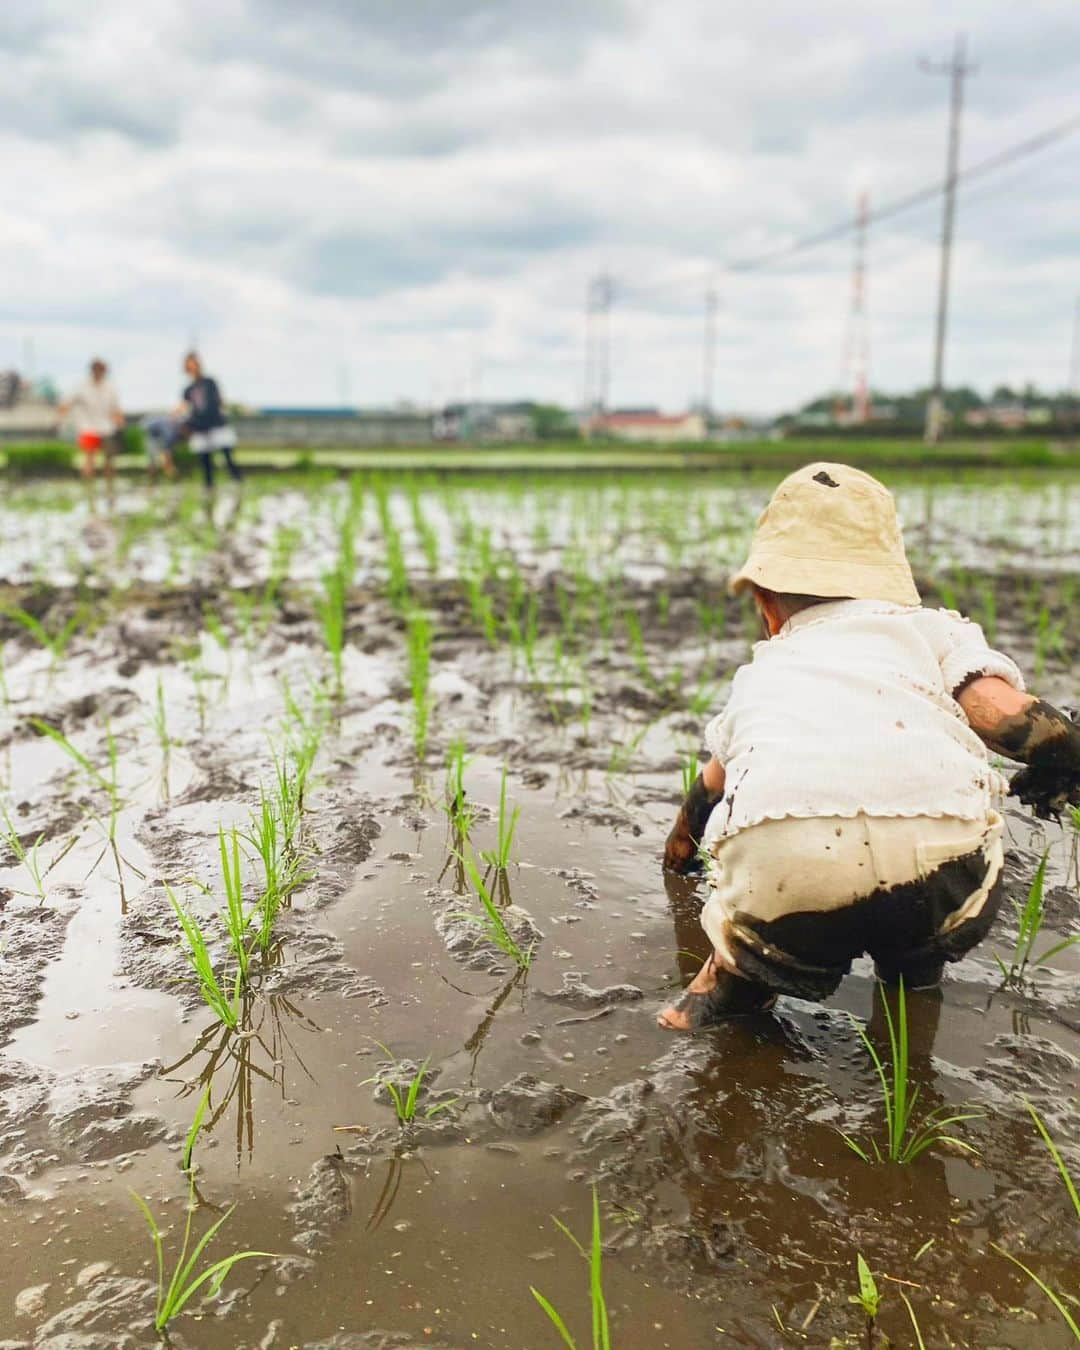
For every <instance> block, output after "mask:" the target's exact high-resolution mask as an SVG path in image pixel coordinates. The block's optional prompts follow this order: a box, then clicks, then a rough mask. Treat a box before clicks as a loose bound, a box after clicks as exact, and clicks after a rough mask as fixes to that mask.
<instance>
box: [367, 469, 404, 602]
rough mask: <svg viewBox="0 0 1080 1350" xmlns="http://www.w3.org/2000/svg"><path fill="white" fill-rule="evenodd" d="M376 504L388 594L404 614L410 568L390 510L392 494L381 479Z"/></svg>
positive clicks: (388, 597)
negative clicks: (406, 563) (407, 565)
mask: <svg viewBox="0 0 1080 1350" xmlns="http://www.w3.org/2000/svg"><path fill="white" fill-rule="evenodd" d="M375 506H376V510H377V512H378V516H379V528H380V529H381V530H382V536H383V545H384V553H383V556H384V559H385V561H386V596H387V599H388V600H389V601H390V604H391V606H392V607H393V608H394V609H395V610H397V612H398V613H399V614H404V613H405V611H406V610H407V609H408V606H409V570H408V568H407V567H406V565H405V550H404V547H403V545H402V542H401V531H400V530H399V529H398V527H397V525H396V524H395V523H394V517H393V515H392V514H391V511H390V496H389V493H388V491H387V488H386V484H385V483H384V482H382V481H381V480H380V481H379V482H378V484H377V486H376V489H375Z"/></svg>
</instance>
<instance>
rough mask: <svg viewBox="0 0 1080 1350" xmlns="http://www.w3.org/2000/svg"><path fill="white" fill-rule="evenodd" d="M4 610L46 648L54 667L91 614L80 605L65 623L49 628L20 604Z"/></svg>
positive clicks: (8, 606) (6, 606) (9, 606)
mask: <svg viewBox="0 0 1080 1350" xmlns="http://www.w3.org/2000/svg"><path fill="white" fill-rule="evenodd" d="M2 612H3V613H4V614H6V615H7V617H8V618H9V619H13V620H14V621H15V622H16V623H17V624H18V625H19V626H20V627H21V628H23V629H25V630H26V632H28V633H29V634H30V636H31V637H32V638H33V639H34V640H35V641H36V642H38V643H40V644H41V646H42V647H44V648H45V650H46V651H47V652H48V653H49V657H50V661H51V664H52V666H53V667H54V668H55V667H56V666H57V665H59V663H60V662H61V661H62V660H63V658H64V653H65V652H66V651H67V649H68V647H69V646H70V645H71V640H72V638H73V637H74V636H75V634H76V633H77V632H78V631H79V629H80V628H82V627H83V626H84V625H85V623H86V620H87V617H88V614H89V610H88V609H87V607H86V606H85V605H78V606H77V607H76V609H75V611H74V612H73V613H72V614H71V615H70V617H69V618H67V619H66V620H65V621H64V622H63V623H61V624H58V625H54V626H53V627H51V628H47V627H46V626H45V624H43V623H42V622H41V620H40V619H39V618H37V616H36V615H34V614H31V613H30V611H29V610H26V609H23V608H22V607H21V606H19V605H5V606H4V607H3V611H2Z"/></svg>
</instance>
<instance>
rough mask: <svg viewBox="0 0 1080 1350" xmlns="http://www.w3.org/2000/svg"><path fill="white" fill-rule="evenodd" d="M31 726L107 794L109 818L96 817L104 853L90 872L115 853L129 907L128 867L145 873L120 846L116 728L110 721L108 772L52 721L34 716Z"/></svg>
mask: <svg viewBox="0 0 1080 1350" xmlns="http://www.w3.org/2000/svg"><path fill="white" fill-rule="evenodd" d="M30 724H31V726H33V727H35V728H36V729H37V730H38V731H39V732H41V734H42V735H43V736H47V737H48V738H49V740H51V741H52V742H53V743H54V744H55V745H57V746H59V748H60V749H61V750H62V751H63V752H64V754H65V755H67V756H68V758H69V759H71V760H72V761H73V762H74V763H75V764H76V765H78V767H79V768H80V769H82V771H83V773H84V774H85V775H86V779H87V783H88V785H89V786H90V787H91V788H97V789H99V790H101V791H102V792H103V793H104V794H105V796H106V798H107V802H108V814H107V818H104V817H102V816H98V815H95V816H94V817H93V819H94V820H95V821H96V822H97V823H98V824H99V825H100V827H101V829H102V831H103V833H104V835H105V843H104V845H103V847H102V850H101V853H100V854H99V855H98V857H97V859H96V860H95V862H94V864H93V866H92V867H91V868H90V872H91V873H92V872H93V871H94V870H95V868H96V867H97V866H98V863H100V862H101V859H102V858H103V857H104V856H105V853H106V852H111V853H112V856H113V862H114V864H115V867H116V879H117V884H118V885H119V887H120V900H121V904H122V905H125V906H126V904H127V895H126V891H125V887H124V867H125V866H127V867H129V868H130V869H131V871H133V872H134V873H135V874H136V876H139V877H141V876H142V875H143V874H142V872H140V871H139V869H138V868H137V867H134V866H132V864H131V863H130V862H127V860H126V859H125V858H123V857H122V856H121V854H120V849H119V845H118V843H117V837H116V832H117V825H118V823H119V820H120V813H121V811H122V810H123V809H124V801H123V798H122V797H121V796H120V756H119V753H118V751H117V747H116V738H115V737H114V736H113V733H112V727H111V726H110V725H109V723H108V722H106V723H105V750H106V760H107V765H108V771H107V772H104V771H102V770H101V769H98V768H97V767H96V766H95V765H94V764H93V763H91V761H90V760H89V759H88V758H87V756H86V755H84V754H83V752H82V751H81V750H79V749H78V747H77V746H75V745H73V744H72V743H71V741H69V740H68V738H67V737H66V736H65V735H64V733H63V732H62V731H61V730H60V729H59V728H58V727H54V726H50V725H49V723H48V722H43V721H42V720H41V718H39V717H32V718H31V719H30Z"/></svg>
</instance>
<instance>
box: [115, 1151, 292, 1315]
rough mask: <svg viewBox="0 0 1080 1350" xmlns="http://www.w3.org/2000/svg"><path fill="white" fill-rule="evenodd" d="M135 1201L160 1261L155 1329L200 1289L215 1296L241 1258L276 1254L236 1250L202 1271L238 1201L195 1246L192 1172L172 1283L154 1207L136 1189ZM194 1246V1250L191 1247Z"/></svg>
mask: <svg viewBox="0 0 1080 1350" xmlns="http://www.w3.org/2000/svg"><path fill="white" fill-rule="evenodd" d="M131 1194H132V1196H133V1197H134V1200H135V1203H136V1204H137V1205H138V1206H139V1209H140V1210H141V1211H142V1215H143V1218H144V1219H145V1220H146V1224H147V1227H148V1228H149V1229H150V1237H151V1240H152V1242H153V1244H154V1253H155V1257H156V1263H157V1307H156V1310H155V1313H154V1330H155V1331H164V1330H165V1329H166V1328H167V1327H168V1325H169V1323H170V1322H171V1321H172V1320H173V1318H174V1317H176V1316H177V1315H178V1314H179V1313H181V1312H183V1310H184V1308H185V1307H186V1306H187V1305H188V1303H190V1302H191V1300H192V1299H193V1298H194V1297H195V1295H196V1294H198V1293H199V1292H200V1291H205V1293H206V1294H208V1295H210V1296H211V1297H213V1296H214V1295H215V1294H217V1293H218V1292H219V1291H220V1290H221V1286H222V1285H223V1284H224V1283H225V1280H226V1279H227V1278H228V1275H229V1272H230V1271H231V1270H232V1268H233V1266H235V1265H237V1264H238V1263H239V1262H241V1261H250V1260H251V1259H252V1258H253V1257H272V1256H273V1255H274V1253H273V1252H254V1251H244V1252H233V1253H232V1254H231V1255H229V1256H225V1257H222V1259H221V1260H220V1261H215V1262H213V1263H212V1264H211V1265H208V1266H206V1267H205V1268H204V1269H203V1270H202V1271H201V1272H199V1273H196V1272H197V1271H198V1265H199V1261H200V1260H201V1258H202V1254H203V1252H205V1251H206V1249H207V1247H208V1246H209V1245H210V1243H211V1242H212V1241H213V1239H214V1238H215V1237H216V1236H217V1234H218V1231H219V1230H220V1229H221V1228H222V1226H223V1225H224V1224H225V1222H226V1221H227V1220H228V1218H229V1217H230V1215H231V1214H232V1212H233V1210H234V1209H235V1208H236V1206H235V1205H230V1206H229V1208H228V1209H227V1210H226V1211H225V1213H224V1214H222V1215H221V1217H220V1218H219V1219H216V1220H215V1221H214V1223H212V1224H211V1225H210V1227H209V1228H208V1229H207V1230H206V1232H205V1233H204V1234H203V1235H202V1237H201V1238H199V1240H198V1241H197V1242H196V1243H195V1246H194V1247H191V1229H192V1223H193V1220H194V1218H195V1211H196V1209H197V1208H198V1205H197V1204H196V1200H195V1178H194V1176H191V1177H190V1179H189V1181H188V1203H187V1219H186V1221H185V1223H184V1236H183V1239H182V1241H181V1244H180V1252H179V1255H178V1256H177V1258H176V1265H175V1267H174V1268H173V1272H172V1275H171V1276H170V1278H169V1280H168V1283H166V1280H165V1242H164V1237H163V1235H162V1232H161V1230H160V1228H159V1227H158V1225H157V1222H156V1220H155V1219H154V1216H153V1214H152V1213H151V1212H150V1207H149V1205H147V1203H146V1201H145V1200H144V1199H143V1198H142V1196H141V1195H138V1194H137V1193H136V1192H135V1191H132V1192H131ZM189 1248H191V1254H190V1256H189V1255H188V1250H189Z"/></svg>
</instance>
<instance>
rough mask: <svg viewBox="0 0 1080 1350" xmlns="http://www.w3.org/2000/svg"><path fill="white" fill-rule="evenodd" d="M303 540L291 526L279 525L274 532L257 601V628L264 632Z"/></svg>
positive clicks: (299, 533) (298, 532) (298, 531)
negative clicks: (264, 580) (263, 583)
mask: <svg viewBox="0 0 1080 1350" xmlns="http://www.w3.org/2000/svg"><path fill="white" fill-rule="evenodd" d="M302 538H303V535H302V534H301V532H300V530H298V529H297V528H296V527H295V526H293V525H279V526H278V528H277V529H276V530H275V532H274V538H273V542H272V543H271V545H270V562H269V567H268V570H267V576H266V585H265V586H264V587H263V593H262V597H261V598H260V601H259V626H260V627H261V629H262V630H263V632H265V631H266V629H267V628H269V626H270V620H271V619H272V617H273V614H274V611H275V609H276V608H277V605H278V601H279V599H280V597H281V590H282V587H283V586H284V584H285V582H286V581H288V579H289V572H290V570H291V568H292V560H293V556H294V555H295V553H296V550H297V548H298V547H299V546H300V541H301V539H302Z"/></svg>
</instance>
